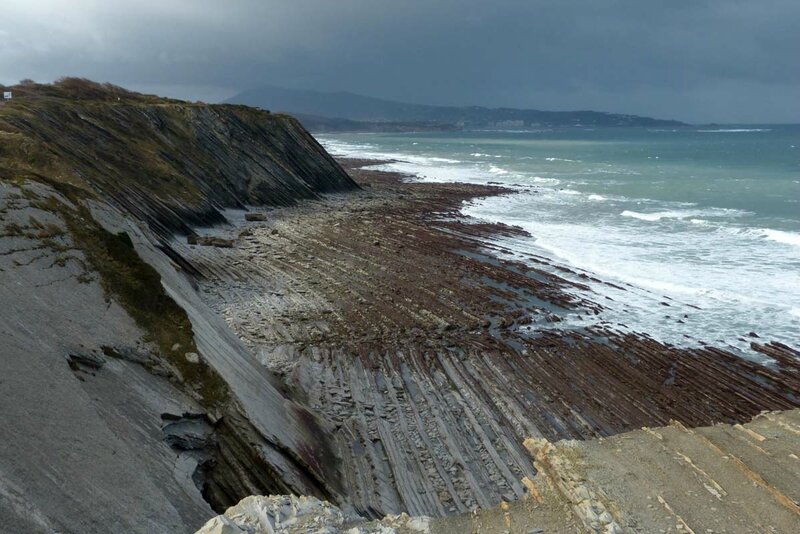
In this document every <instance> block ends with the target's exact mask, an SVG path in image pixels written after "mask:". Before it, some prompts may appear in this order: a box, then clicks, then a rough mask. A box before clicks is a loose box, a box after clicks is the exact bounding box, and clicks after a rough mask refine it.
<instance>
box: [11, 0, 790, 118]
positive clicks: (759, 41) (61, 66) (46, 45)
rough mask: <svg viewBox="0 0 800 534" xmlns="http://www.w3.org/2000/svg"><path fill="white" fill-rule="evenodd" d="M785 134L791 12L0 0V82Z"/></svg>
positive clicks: (578, 5) (619, 1)
mask: <svg viewBox="0 0 800 534" xmlns="http://www.w3.org/2000/svg"><path fill="white" fill-rule="evenodd" d="M65 75H71V76H84V77H89V78H92V79H96V80H98V81H111V82H113V83H117V84H120V85H123V86H126V87H131V88H134V89H139V90H146V91H150V92H156V93H159V94H165V95H168V96H175V97H181V98H187V99H203V100H208V101H214V100H219V99H223V98H226V97H228V96H232V95H233V94H234V93H235V92H237V90H239V89H246V88H250V87H253V86H257V85H259V84H272V85H279V86H287V87H299V88H309V89H319V90H347V91H352V92H356V93H362V94H368V95H372V96H378V97H384V98H392V99H396V100H404V101H410V102H417V103H431V104H456V105H465V104H478V105H486V106H513V107H532V108H539V109H561V110H563V109H596V110H603V111H613V112H624V113H636V114H644V115H652V116H657V117H661V118H677V119H681V120H686V121H690V122H710V121H716V122H800V0H527V1H524V0H459V1H456V0H215V1H210V0H136V1H128V0H113V1H111V0H60V1H59V0H49V1H47V0H3V2H2V4H0V83H5V84H10V83H13V82H16V81H18V80H20V79H22V78H33V79H34V80H36V81H52V80H54V79H55V78H58V77H60V76H65Z"/></svg>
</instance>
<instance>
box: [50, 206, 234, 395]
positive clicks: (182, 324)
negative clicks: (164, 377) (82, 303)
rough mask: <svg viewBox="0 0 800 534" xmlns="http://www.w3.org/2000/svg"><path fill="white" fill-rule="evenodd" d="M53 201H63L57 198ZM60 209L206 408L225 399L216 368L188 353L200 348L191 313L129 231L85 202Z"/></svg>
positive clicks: (117, 294) (104, 278)
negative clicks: (103, 220) (104, 221)
mask: <svg viewBox="0 0 800 534" xmlns="http://www.w3.org/2000/svg"><path fill="white" fill-rule="evenodd" d="M52 201H53V203H55V204H58V202H57V201H55V199H52ZM51 205H52V204H51ZM57 211H58V213H60V214H61V215H62V217H64V220H65V221H66V223H67V227H68V228H69V230H70V233H71V234H72V237H73V239H74V240H75V244H76V245H77V246H78V248H80V249H81V250H82V251H83V253H84V254H85V255H86V259H87V261H88V262H89V264H90V265H91V267H92V269H93V270H94V271H96V272H97V273H98V274H99V275H100V283H101V285H102V287H103V289H104V290H105V292H106V294H107V295H108V296H110V297H111V296H113V297H114V299H115V301H117V302H118V303H119V304H120V305H121V306H122V307H123V308H124V309H125V311H127V312H128V314H130V316H131V317H132V318H133V319H134V321H136V324H137V325H139V326H140V327H141V328H142V329H143V330H144V331H145V332H146V341H149V342H152V343H154V344H155V345H156V346H157V347H158V350H159V352H160V353H161V356H162V357H163V358H164V359H165V361H166V362H168V363H169V364H170V365H171V366H172V367H174V368H175V369H176V370H177V371H178V372H179V373H180V375H181V377H182V379H183V381H184V383H185V384H186V385H187V386H188V387H189V388H190V389H191V390H192V391H194V392H196V393H197V395H198V396H199V400H200V402H201V403H202V404H203V405H204V406H205V407H207V408H213V407H216V406H220V405H221V404H222V403H224V402H225V401H226V400H227V398H228V387H227V384H226V383H225V382H224V381H223V380H222V378H221V377H220V376H219V375H218V374H217V372H216V371H215V370H214V369H213V368H211V367H210V366H208V365H207V364H206V363H204V362H201V363H191V362H189V361H188V360H187V359H186V357H185V356H184V355H185V353H187V352H197V346H196V345H195V342H194V333H193V331H192V325H191V322H190V321H189V317H188V316H187V315H186V312H185V311H184V310H183V308H181V307H180V306H178V304H176V303H175V301H174V300H172V298H171V297H170V296H169V295H167V293H166V292H165V291H164V288H163V286H162V285H161V276H160V275H159V274H158V272H157V271H156V270H155V269H154V268H153V267H151V266H150V265H148V264H147V263H145V262H144V261H143V260H142V259H141V258H140V257H139V255H138V254H137V253H136V250H135V249H134V247H133V243H132V242H131V239H130V237H129V236H128V234H126V233H124V232H122V233H118V234H113V233H111V232H108V231H107V230H105V229H104V228H102V227H101V226H100V225H99V224H98V223H97V222H96V221H95V220H94V219H93V218H92V216H91V214H90V213H89V210H88V209H87V208H85V207H83V206H80V207H79V208H78V209H77V210H76V211H73V210H71V209H69V208H67V207H66V206H64V205H63V204H59V205H58V207H57ZM176 346H178V348H176V349H175V350H173V347H176Z"/></svg>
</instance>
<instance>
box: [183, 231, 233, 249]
mask: <svg viewBox="0 0 800 534" xmlns="http://www.w3.org/2000/svg"><path fill="white" fill-rule="evenodd" d="M186 242H187V243H189V244H190V245H200V246H203V247H219V248H232V247H233V241H232V240H231V239H223V238H221V237H215V236H206V235H194V234H192V235H189V236H187V237H186Z"/></svg>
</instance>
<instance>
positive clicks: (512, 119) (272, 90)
mask: <svg viewBox="0 0 800 534" xmlns="http://www.w3.org/2000/svg"><path fill="white" fill-rule="evenodd" d="M228 102H230V103H235V104H246V105H249V106H256V107H261V108H265V109H270V110H274V111H283V112H287V113H293V114H298V115H306V116H313V118H316V119H319V118H322V117H324V118H335V119H346V120H349V121H361V122H369V123H388V122H402V123H419V124H424V123H435V124H437V125H439V126H446V125H450V127H458V128H506V129H508V128H536V127H541V126H657V127H665V126H666V127H674V126H683V125H684V123H682V122H679V121H673V120H661V119H653V118H650V117H640V116H637V115H621V114H616V113H603V112H598V111H541V110H536V109H514V108H485V107H480V106H469V107H456V106H428V105H422V104H408V103H403V102H395V101H392V100H383V99H380V98H373V97H370V96H363V95H357V94H353V93H347V92H336V93H326V92H320V91H309V90H300V89H286V88H282V87H274V86H263V87H258V88H255V89H250V90H247V91H244V92H241V93H239V94H238V95H236V96H234V97H233V98H231V99H230V100H228ZM341 124H342V126H345V125H346V123H344V122H342V123H341ZM307 126H308V127H310V128H311V129H315V128H314V125H313V124H311V123H309V124H307ZM329 126H332V125H331V124H329ZM349 126H353V125H352V124H350V125H349ZM387 126H388V125H387ZM331 129H332V128H331ZM436 129H440V128H436Z"/></svg>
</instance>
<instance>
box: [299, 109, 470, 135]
mask: <svg viewBox="0 0 800 534" xmlns="http://www.w3.org/2000/svg"><path fill="white" fill-rule="evenodd" d="M292 115H293V116H294V117H295V118H296V119H297V120H299V121H300V123H301V124H302V125H303V126H305V127H306V129H307V130H310V131H312V132H318V133H327V132H331V133H332V132H431V131H433V132H444V131H452V130H458V129H459V128H458V127H457V126H456V125H455V124H451V123H442V122H431V121H405V122H401V121H392V122H383V121H382V122H371V121H354V120H350V119H336V118H330V117H320V116H319V115H306V114H305V113H292Z"/></svg>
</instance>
